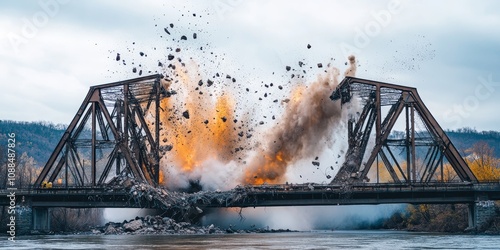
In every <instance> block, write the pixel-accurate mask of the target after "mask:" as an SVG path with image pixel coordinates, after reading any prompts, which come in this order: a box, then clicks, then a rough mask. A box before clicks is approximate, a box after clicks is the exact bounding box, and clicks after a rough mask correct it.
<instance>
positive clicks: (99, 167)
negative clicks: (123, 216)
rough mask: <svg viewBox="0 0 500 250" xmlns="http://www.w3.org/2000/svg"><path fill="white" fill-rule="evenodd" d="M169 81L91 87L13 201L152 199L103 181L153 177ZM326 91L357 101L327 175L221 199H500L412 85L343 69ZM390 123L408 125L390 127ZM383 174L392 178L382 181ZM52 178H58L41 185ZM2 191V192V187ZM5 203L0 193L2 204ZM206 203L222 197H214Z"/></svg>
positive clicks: (278, 202) (115, 203)
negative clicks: (344, 143) (337, 163)
mask: <svg viewBox="0 0 500 250" xmlns="http://www.w3.org/2000/svg"><path fill="white" fill-rule="evenodd" d="M168 81H169V80H168V79H167V78H165V79H164V78H163V77H162V76H161V75H152V76H147V77H141V78H136V79H131V80H127V81H121V82H115V83H109V84H103V85H96V86H93V87H91V88H90V90H89V92H88V94H87V96H86V97H85V99H84V101H83V103H82V105H81V106H80V108H79V110H78V111H77V114H76V115H75V117H74V118H73V120H72V121H71V123H70V125H69V126H68V128H67V130H66V131H65V133H64V134H63V136H62V138H61V140H60V141H59V143H58V144H57V146H56V148H55V150H54V151H53V153H52V155H51V156H50V158H49V160H48V162H47V164H46V165H45V167H44V168H43V170H42V171H41V173H40V175H39V176H38V178H37V180H36V181H35V183H34V188H31V189H26V190H24V189H19V190H16V197H17V199H18V201H17V202H18V204H27V205H28V206H31V207H73V208H84V207H150V206H151V205H150V204H148V201H147V200H143V201H141V202H139V203H137V202H131V200H130V199H131V198H130V196H129V195H128V193H127V191H126V190H125V189H121V190H119V189H110V188H109V187H108V183H109V182H110V181H111V180H113V178H115V177H116V176H129V177H130V178H134V179H136V180H139V181H144V182H147V183H148V184H150V185H151V186H157V185H159V181H160V173H159V168H160V166H159V165H160V159H161V157H162V156H164V155H166V157H168V151H170V150H171V149H172V147H171V145H168V144H166V143H164V142H163V141H160V135H161V133H162V126H161V125H162V121H161V120H160V117H161V113H162V112H169V111H168V110H163V109H162V108H161V105H160V103H161V100H162V99H163V98H169V97H170V96H171V95H173V94H175V91H173V90H170V89H169V88H168V86H169V82H168ZM330 98H331V99H332V101H334V102H338V103H339V105H342V106H344V105H349V104H350V103H352V101H353V100H356V102H357V103H360V104H361V106H362V110H361V111H360V112H358V113H355V114H351V115H350V116H349V118H348V121H347V124H348V126H347V127H348V131H346V133H347V135H348V145H349V148H348V150H347V152H346V155H345V162H344V163H343V165H342V166H341V168H340V170H339V171H338V173H337V175H336V176H335V177H334V178H333V181H332V182H331V183H330V184H328V185H318V184H303V185H262V186H254V187H252V188H251V189H250V191H247V193H246V194H247V199H245V200H244V201H239V202H235V203H227V204H226V205H225V206H232V207H259V206H310V205H356V204H385V203H413V204H440V203H468V204H475V203H477V202H480V201H487V200H500V183H480V182H478V180H477V178H476V177H475V176H474V174H473V173H472V171H471V170H470V169H469V167H468V166H467V164H466V162H465V161H464V159H463V158H462V156H461V155H460V154H459V152H458V151H457V149H456V148H455V147H454V145H453V143H452V142H451V140H450V139H449V138H448V137H447V135H446V134H445V132H444V131H443V130H442V128H441V127H440V125H439V124H438V123H437V121H436V120H435V119H434V117H433V116H432V114H431V113H430V111H429V110H428V109H427V107H426V106H425V104H424V103H423V101H422V100H421V98H420V96H419V95H418V93H417V90H416V89H415V88H412V87H407V86H400V85H395V84H389V83H383V82H377V81H372V80H366V79H359V78H354V77H346V78H345V79H344V80H343V81H342V82H341V83H340V84H339V86H338V87H337V88H336V90H335V91H334V92H333V93H332V95H331V97H330ZM396 124H399V126H400V127H403V128H404V131H403V132H400V133H393V130H394V127H395V126H396ZM89 128H90V130H89ZM369 145H373V146H370V147H369ZM403 161H404V162H405V164H402V163H401V162H403ZM445 169H446V171H445ZM445 172H446V174H445ZM450 172H452V174H451V175H450V174H449V173H450ZM384 173H385V175H386V176H389V179H388V180H385V181H386V182H390V183H381V182H382V181H381V180H380V178H381V176H383V175H384ZM48 182H51V183H53V185H54V186H53V187H52V188H50V189H48V188H41V187H42V184H44V183H48ZM1 192H4V193H5V194H8V190H4V191H1ZM21 199H22V200H21ZM8 202H9V200H8V198H7V196H6V195H3V194H2V195H1V196H0V205H7V204H8ZM204 206H205V207H207V206H208V207H221V206H224V205H221V204H219V203H217V202H215V201H214V202H212V203H210V204H208V205H207V204H205V205H204Z"/></svg>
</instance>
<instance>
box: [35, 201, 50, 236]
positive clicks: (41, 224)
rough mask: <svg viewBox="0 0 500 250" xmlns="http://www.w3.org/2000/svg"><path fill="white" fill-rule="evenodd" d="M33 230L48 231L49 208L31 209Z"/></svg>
mask: <svg viewBox="0 0 500 250" xmlns="http://www.w3.org/2000/svg"><path fill="white" fill-rule="evenodd" d="M33 230H38V231H47V232H48V231H50V214H49V208H46V207H34V208H33Z"/></svg>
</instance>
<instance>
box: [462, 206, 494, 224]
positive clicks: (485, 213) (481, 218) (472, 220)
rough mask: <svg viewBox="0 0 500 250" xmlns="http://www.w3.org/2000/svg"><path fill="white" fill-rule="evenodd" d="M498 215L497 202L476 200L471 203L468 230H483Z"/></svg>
mask: <svg viewBox="0 0 500 250" xmlns="http://www.w3.org/2000/svg"><path fill="white" fill-rule="evenodd" d="M495 215H496V209H495V203H494V202H493V201H490V200H487V201H476V202H474V203H469V206H468V217H469V227H468V228H467V229H466V231H482V230H484V229H485V227H486V226H488V224H489V223H490V221H491V219H492V218H493V217H494V216H495Z"/></svg>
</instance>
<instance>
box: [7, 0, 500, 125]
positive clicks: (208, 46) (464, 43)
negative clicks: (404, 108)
mask: <svg viewBox="0 0 500 250" xmlns="http://www.w3.org/2000/svg"><path fill="white" fill-rule="evenodd" d="M499 10H500V2H498V1H390V0H384V1H354V0H349V1H290V0H287V1H285V0H283V1H245V0H217V1H122V0H121V1H118V0H116V1H68V0H65V1H56V0H41V1H17V0H12V1H1V2H0V86H1V91H0V106H1V108H0V119H2V120H17V121H51V122H54V123H63V124H68V123H69V122H70V121H71V119H72V118H73V116H74V115H75V113H76V111H77V109H78V108H79V106H80V105H81V102H82V100H83V98H84V97H85V95H86V93H87V91H88V88H89V86H91V85H95V84H101V83H107V82H112V81H118V80H123V79H128V78H132V77H137V76H138V75H137V74H134V73H133V72H132V71H131V66H130V63H131V62H136V64H138V63H141V64H143V65H141V66H142V67H143V68H144V69H145V73H144V74H143V75H146V74H147V71H149V70H150V71H152V72H154V71H155V70H158V68H155V66H156V64H157V61H158V60H165V57H166V55H168V53H169V52H168V51H166V50H165V48H166V47H168V46H177V44H178V43H179V41H174V40H172V39H173V38H172V37H173V36H176V39H177V40H178V39H179V38H180V35H181V34H186V35H187V36H188V40H187V41H186V44H187V45H186V46H187V47H189V48H195V47H205V50H203V51H204V52H205V53H208V52H213V53H214V54H216V55H219V57H217V59H216V61H215V62H213V61H210V60H213V56H212V57H210V58H209V57H208V56H207V54H203V53H201V51H198V52H197V51H196V50H195V49H191V50H190V51H189V52H187V54H186V55H190V56H192V57H193V58H195V60H197V61H198V62H201V63H204V66H205V68H204V69H201V70H202V71H204V72H210V71H211V70H214V68H216V69H217V70H223V71H224V72H234V73H232V75H233V76H235V77H236V78H238V79H241V80H242V81H245V84H249V85H253V84H254V85H259V86H260V83H261V81H267V80H269V79H271V80H272V81H280V79H279V76H282V75H284V74H286V71H285V66H287V65H292V66H296V65H297V62H298V61H304V62H307V63H309V65H316V64H317V63H320V62H321V63H325V64H326V63H328V62H331V63H332V64H333V65H334V66H336V67H338V68H340V69H341V70H344V69H345V67H346V66H345V65H344V63H345V62H346V56H347V55H348V54H350V53H353V54H355V55H356V56H357V58H358V64H359V68H358V74H357V76H358V77H361V78H369V79H374V80H380V81H388V82H392V83H397V84H401V85H409V86H414V87H417V89H418V91H419V93H420V95H421V97H422V99H423V101H424V102H425V103H426V105H427V107H428V108H429V109H430V111H431V112H432V113H433V114H434V117H435V118H436V119H437V120H438V122H440V124H441V125H442V127H444V128H449V129H456V128H459V127H464V126H468V127H473V128H476V129H478V130H500V126H499V124H500V115H499V112H498V109H499V108H500V105H499V104H500V70H499V68H500V11H499ZM193 14H196V16H194V15H193ZM170 23H173V24H174V25H175V26H174V28H170V27H169V24H170ZM165 27H167V28H168V29H169V32H171V33H172V35H168V34H166V33H165V32H164V28H165ZM192 33H197V34H198V38H197V39H196V40H195V41H193V40H194V39H192V37H191V36H192ZM174 43H175V44H174ZM308 44H310V45H311V48H310V49H307V45H308ZM139 52H144V53H146V54H147V55H148V57H147V58H144V57H140V55H139ZM116 53H120V54H121V56H122V57H123V59H125V60H126V61H127V62H128V63H129V65H126V66H124V65H122V64H121V63H119V62H117V61H116V60H115V57H116ZM162 58H163V59H162ZM207 58H209V59H207ZM332 58H333V59H335V60H332ZM203 60H207V61H203ZM314 70H316V71H314ZM272 72H275V73H276V75H273V74H272ZM319 72H320V71H319V70H317V69H313V70H311V71H309V72H308V73H307V75H308V77H310V78H314V77H315V75H316V74H317V73H319ZM282 80H283V81H286V80H288V79H282Z"/></svg>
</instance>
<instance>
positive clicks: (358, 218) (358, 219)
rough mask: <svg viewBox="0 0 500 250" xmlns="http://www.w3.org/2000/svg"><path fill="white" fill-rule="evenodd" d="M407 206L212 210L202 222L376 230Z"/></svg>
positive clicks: (297, 227) (281, 227)
mask: <svg viewBox="0 0 500 250" xmlns="http://www.w3.org/2000/svg"><path fill="white" fill-rule="evenodd" d="M405 207H406V205H402V204H390V205H356V206H309V207H260V208H244V209H243V210H241V214H240V209H239V208H238V209H237V208H231V209H214V210H211V211H209V213H208V214H207V215H206V216H204V217H203V218H202V220H201V222H202V224H203V225H210V224H215V225H219V226H222V227H229V226H232V227H233V228H235V229H251V228H269V229H291V230H299V231H308V230H350V229H369V228H378V227H380V226H381V225H382V222H383V220H384V219H388V218H390V217H391V216H392V215H393V214H394V213H395V212H400V211H403V210H404V209H405Z"/></svg>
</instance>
